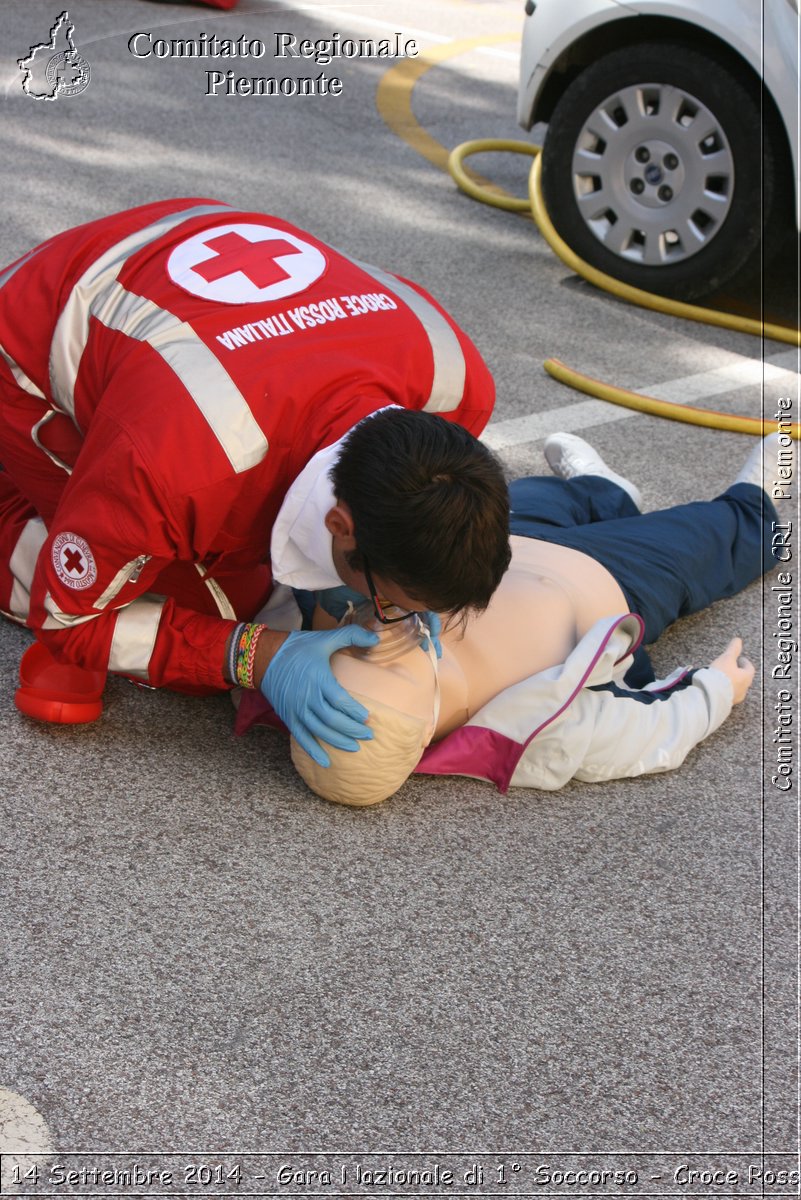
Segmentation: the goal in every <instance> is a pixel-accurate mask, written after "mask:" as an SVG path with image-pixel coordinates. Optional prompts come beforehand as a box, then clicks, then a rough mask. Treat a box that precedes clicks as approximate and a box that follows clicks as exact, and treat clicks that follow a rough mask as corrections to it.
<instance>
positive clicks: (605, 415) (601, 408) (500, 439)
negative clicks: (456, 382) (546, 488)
mask: <svg viewBox="0 0 801 1200" xmlns="http://www.w3.org/2000/svg"><path fill="white" fill-rule="evenodd" d="M636 416H637V413H635V412H633V411H632V410H631V409H630V408H621V407H620V405H619V404H607V402H606V401H605V400H582V401H581V402H580V403H579V404H566V405H564V406H561V407H559V408H551V409H548V411H547V412H539V413H530V414H529V415H528V416H525V417H512V418H511V419H510V420H508V421H493V422H492V424H491V425H488V426H487V428H486V429H485V430H484V432H483V433H482V435H481V438H480V440H481V441H482V442H483V443H484V445H485V446H489V448H490V450H496V451H497V450H507V449H509V447H510V446H519V445H522V444H523V443H524V442H536V441H539V439H540V438H546V437H550V435H551V434H552V433H576V432H577V431H578V430H580V429H588V428H589V427H590V426H591V425H608V424H609V423H610V422H612V421H625V419H626V418H627V417H636Z"/></svg>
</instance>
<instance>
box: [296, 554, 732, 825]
mask: <svg viewBox="0 0 801 1200" xmlns="http://www.w3.org/2000/svg"><path fill="white" fill-rule="evenodd" d="M511 544H512V563H511V566H510V568H509V570H508V571H507V573H506V575H505V576H504V578H503V580H502V582H501V585H500V587H499V588H498V590H497V591H496V593H495V595H494V596H493V599H492V601H491V603H490V605H489V607H488V608H487V610H486V611H485V612H483V613H481V614H479V615H476V616H471V617H470V618H469V619H468V620H467V622H466V623H462V622H460V621H457V622H455V623H452V624H451V625H450V626H446V628H445V630H444V632H443V635H442V657H441V659H440V660H439V661H437V659H436V656H435V655H434V653H433V650H431V651H429V652H428V653H424V652H421V641H423V640H424V638H423V637H422V636H421V629H420V625H419V622H417V621H416V620H414V619H410V620H408V621H405V622H402V623H399V624H395V625H381V624H380V623H379V622H378V621H376V620H375V618H374V617H373V611H372V606H371V605H370V604H369V603H368V604H365V605H362V606H360V607H359V608H358V609H356V610H353V611H351V612H350V613H349V614H347V615H346V617H345V618H344V620H346V621H347V620H349V621H354V620H355V621H358V622H360V623H362V624H364V625H366V626H367V627H369V628H370V629H372V630H374V631H375V632H376V633H378V635H379V637H380V639H381V640H380V642H379V644H378V645H377V646H375V647H373V648H369V649H368V650H357V649H354V650H346V651H342V652H340V653H338V654H336V655H335V656H334V658H333V659H332V667H333V670H334V673H335V675H336V677H337V679H338V680H339V682H340V683H341V684H342V685H343V687H345V688H346V689H347V690H348V691H349V692H350V693H351V695H353V696H354V697H355V698H356V699H357V700H358V701H360V703H362V704H364V705H365V707H366V708H367V709H368V710H369V712H370V719H369V725H370V726H371V728H372V730H373V735H374V736H373V739H372V740H371V741H365V742H362V743H361V746H360V748H359V750H358V752H356V753H349V752H345V751H338V750H334V749H331V748H329V747H327V750H328V751H329V754H330V758H331V766H330V767H329V768H321V767H319V766H317V764H315V763H314V762H313V761H312V760H311V759H310V758H309V756H308V755H306V754H305V753H304V752H303V751H302V750H301V749H300V747H299V746H298V745H297V744H296V743H294V742H293V744H292V760H293V762H294V764H295V767H296V769H297V770H298V772H299V773H300V775H301V776H302V778H303V779H304V780H305V782H306V783H307V784H308V786H309V787H310V788H311V789H312V790H313V791H314V792H316V793H317V794H318V795H319V796H322V797H324V798H325V799H328V800H334V801H338V802H340V803H344V804H350V805H370V804H376V803H378V802H380V801H382V800H384V799H386V798H388V797H389V796H391V795H392V794H393V793H394V792H395V791H397V789H398V788H399V787H400V786H401V784H402V783H403V782H404V781H405V780H406V778H407V777H408V776H409V775H410V774H411V773H412V772H413V771H414V770H415V769H416V768H417V769H420V770H421V771H423V772H426V773H445V774H467V775H474V776H477V777H479V778H485V779H491V780H492V781H493V782H495V783H496V784H497V785H498V786H499V787H500V788H501V789H502V790H506V787H508V786H514V785H522V786H533V787H543V788H549V789H551V788H556V787H560V786H561V785H562V784H563V783H564V782H566V780H567V779H568V778H571V777H578V778H584V779H600V778H612V777H616V776H619V775H622V774H640V773H643V772H645V771H650V770H666V769H669V768H671V767H673V766H678V765H679V763H680V762H681V761H682V760H683V758H684V757H685V756H686V754H687V752H688V751H689V749H690V748H691V747H692V746H693V745H695V743H696V742H697V741H700V740H701V738H702V737H705V736H707V735H708V734H709V733H711V732H713V730H714V729H715V728H717V727H718V725H719V724H720V723H721V722H722V721H723V720H724V719H725V717H726V716H727V715H728V712H729V710H730V708H731V697H730V693H731V688H730V685H729V681H728V680H727V678H726V677H725V675H723V674H722V673H721V672H720V671H716V670H714V669H712V668H707V669H705V670H703V671H699V672H695V673H694V674H693V676H692V678H691V679H690V678H689V677H688V672H687V671H681V672H676V673H674V676H672V677H671V678H670V679H669V680H666V681H664V680H663V681H658V682H657V683H656V684H652V685H650V687H649V689H645V690H646V692H649V693H650V698H651V699H654V698H655V697H656V694H657V693H660V692H661V693H665V692H667V693H671V692H672V695H671V699H672V701H673V704H672V705H666V704H659V703H657V704H648V705H645V704H633V705H631V704H628V705H625V704H624V705H621V703H620V683H621V680H622V676H623V675H624V674H625V672H626V670H627V668H628V666H630V665H631V661H632V660H631V652H632V651H633V650H634V649H635V648H636V646H637V644H638V643H639V640H640V637H641V632H642V623H641V621H640V619H639V618H638V617H636V616H634V615H632V614H629V613H628V612H627V609H628V606H627V604H626V601H625V598H624V595H623V593H622V591H621V589H620V587H619V585H618V584H617V582H616V581H615V580H614V578H613V577H612V576H611V575H610V574H609V572H608V571H607V570H606V569H605V568H604V567H602V566H601V565H600V564H599V563H596V562H594V561H593V560H592V559H590V558H588V556H587V555H584V554H581V553H579V552H577V551H575V550H572V549H569V548H566V547H562V546H557V545H552V544H548V543H544V542H541V541H535V540H533V539H530V538H524V537H513V538H512V539H511ZM621 614H623V615H621ZM317 619H318V620H325V618H324V617H323V616H321V615H320V614H319V610H318V618H317ZM422 632H423V633H424V631H422ZM715 677H717V678H715ZM613 681H615V682H613ZM688 683H692V684H694V685H695V686H690V687H687V686H682V685H686V684H688ZM607 684H609V685H610V686H611V688H612V690H610V691H604V687H605V685H607ZM595 688H600V689H601V690H600V691H595V690H592V689H595ZM673 689H675V691H674V690H673ZM640 694H641V693H639V692H638V691H636V690H632V691H630V692H628V691H624V697H625V698H626V699H627V698H629V697H631V699H634V698H636V697H638V696H639V695H640ZM610 702H614V703H610ZM677 706H679V711H678V713H677V711H676V709H677ZM669 707H672V708H673V716H672V718H671V719H669V720H666V719H667V718H668V713H667V711H660V710H666V709H667V708H669ZM677 716H678V720H677V719H676V718H677ZM642 721H644V726H643V727H642V728H641V729H640V733H639V736H638V734H637V732H636V729H633V728H632V722H633V723H634V725H635V726H636V724H637V722H642ZM667 725H670V730H668V729H667ZM623 726H625V733H626V737H625V739H623V738H622V733H623ZM535 735H536V736H535ZM624 740H625V742H626V744H627V746H628V747H629V749H628V750H627V751H626V752H625V753H624V754H623V756H622V757H621V753H620V750H619V745H620V744H621V743H622V742H623V741H624ZM595 743H597V744H595ZM426 747H429V749H428V750H426ZM649 747H650V750H649ZM649 753H651V757H650V759H649V757H648V756H649ZM424 755H425V757H424ZM632 756H633V757H632ZM421 758H423V759H424V761H423V762H422V763H421ZM418 764H419V767H418Z"/></svg>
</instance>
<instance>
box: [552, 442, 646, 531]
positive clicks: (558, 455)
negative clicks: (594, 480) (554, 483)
mask: <svg viewBox="0 0 801 1200" xmlns="http://www.w3.org/2000/svg"><path fill="white" fill-rule="evenodd" d="M544 454H545V458H546V459H547V462H548V466H549V467H550V468H551V470H552V471H553V473H554V475H558V476H559V478H560V479H575V478H576V476H577V475H600V476H601V477H602V478H603V479H608V480H610V481H611V482H612V483H616V484H617V486H618V487H619V488H622V489H623V491H624V492H627V493H628V495H629V496H631V498H632V500H633V501H634V503H635V504H636V505H637V508H638V509H639V510H640V512H642V496H641V495H640V489H639V488H637V487H635V486H634V484H633V483H631V482H630V481H629V480H628V479H624V478H623V476H622V475H618V474H616V473H615V472H614V471H612V470H610V469H609V467H607V465H606V463H605V462H604V460H603V459H602V458H601V456H600V454H599V453H598V451H597V450H593V448H592V446H591V445H590V444H589V442H585V441H584V439H583V438H580V437H576V435H575V434H574V433H553V434H551V436H550V437H549V438H547V439H546V442H545V447H544Z"/></svg>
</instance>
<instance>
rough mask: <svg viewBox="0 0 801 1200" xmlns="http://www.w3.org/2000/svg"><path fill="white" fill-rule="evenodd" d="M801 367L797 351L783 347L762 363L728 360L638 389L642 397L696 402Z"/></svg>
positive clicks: (754, 360)
mask: <svg viewBox="0 0 801 1200" xmlns="http://www.w3.org/2000/svg"><path fill="white" fill-rule="evenodd" d="M797 370H798V351H797V350H784V351H782V353H781V354H776V355H773V356H772V357H771V358H766V359H765V361H764V362H760V361H759V360H758V359H755V358H745V359H743V360H742V361H741V362H735V363H728V364H727V365H726V366H725V367H714V368H713V369H712V370H711V371H699V372H698V373H697V374H695V375H684V376H683V377H682V378H680V379H671V380H669V381H668V382H667V383H660V384H656V385H655V386H653V387H644V388H637V389H636V390H637V393H638V395H640V396H653V397H655V399H657V400H669V401H670V402H671V404H695V403H696V402H697V401H699V400H706V399H708V398H709V397H711V396H719V395H721V393H722V392H732V391H736V389H737V388H744V387H751V386H753V385H754V384H756V385H760V384H761V383H762V382H763V381H764V382H765V383H771V382H772V381H773V380H774V379H778V378H779V377H780V376H781V375H782V374H784V373H786V372H788V371H797Z"/></svg>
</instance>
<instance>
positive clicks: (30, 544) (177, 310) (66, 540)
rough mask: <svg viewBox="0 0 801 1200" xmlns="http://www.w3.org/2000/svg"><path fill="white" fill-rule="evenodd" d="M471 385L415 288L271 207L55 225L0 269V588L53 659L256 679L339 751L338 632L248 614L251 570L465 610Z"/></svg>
mask: <svg viewBox="0 0 801 1200" xmlns="http://www.w3.org/2000/svg"><path fill="white" fill-rule="evenodd" d="M493 400H494V389H493V384H492V379H491V376H490V374H489V372H488V370H487V368H486V366H485V364H484V363H483V361H482V360H481V358H480V356H479V355H478V352H477V351H476V349H475V347H474V346H473V345H472V343H471V342H470V340H469V339H468V338H467V337H466V336H465V334H464V333H463V332H462V331H461V330H460V329H459V328H458V327H457V326H456V325H455V324H454V323H453V322H452V321H451V319H450V318H449V317H448V316H447V314H445V313H444V312H443V310H442V309H441V308H440V307H439V306H438V305H437V304H436V303H435V302H434V301H433V300H432V299H431V298H430V297H429V296H428V295H427V294H426V293H425V292H423V291H422V290H421V289H419V288H417V287H415V286H414V285H412V284H410V283H408V282H405V281H403V280H401V279H399V278H397V277H396V276H393V275H389V274H388V273H385V272H383V271H380V270H377V269H376V268H373V267H369V266H365V265H364V264H361V263H358V262H356V261H354V260H351V259H349V258H347V257H346V256H345V255H343V254H341V253H338V252H336V251H334V250H332V249H331V248H330V247H329V246H327V245H325V244H324V243H322V242H320V241H319V240H318V239H316V238H314V237H313V236H312V235H310V234H308V233H304V232H303V231H301V230H298V229H296V228H295V227H293V226H292V225H290V224H288V223H287V222H286V221H282V220H280V219H279V218H277V217H268V216H264V215H262V214H258V213H249V212H241V211H238V210H237V209H234V208H231V207H229V206H227V205H225V204H222V203H220V202H217V201H213V200H202V199H201V200H199V199H187V200H170V201H164V202H161V203H157V204H150V205H146V206H143V207H141V208H138V209H133V210H131V211H128V212H123V213H119V214H116V215H114V216H110V217H107V218H103V219H101V220H98V221H94V222H91V223H90V224H87V225H83V226H80V227H79V228H77V229H72V230H69V231H67V232H65V233H62V234H59V235H57V236H56V237H54V238H52V239H50V241H48V242H46V243H44V245H42V246H40V247H38V248H37V249H35V250H33V251H31V253H30V254H28V255H26V256H24V257H23V258H21V259H19V260H18V261H17V262H16V263H14V264H13V265H12V266H11V267H9V268H8V269H7V270H6V271H5V272H2V273H0V464H2V468H3V470H2V472H0V609H2V610H3V612H4V613H5V614H6V615H8V616H10V617H11V618H12V619H14V620H16V621H19V622H21V623H25V624H27V625H28V626H29V627H30V628H32V629H34V630H35V631H36V634H37V637H38V638H39V640H40V641H43V642H44V643H45V644H46V645H47V646H48V648H49V649H50V651H51V652H52V653H53V654H54V655H55V656H56V657H58V658H59V659H61V660H62V661H69V662H74V663H76V664H78V665H80V666H83V667H87V668H92V669H102V670H109V671H113V672H116V673H119V674H122V675H126V676H129V677H131V678H134V679H139V680H141V681H143V682H145V683H147V684H149V685H151V686H155V687H170V688H174V689H176V690H179V691H187V692H195V693H204V692H208V691H213V690H216V689H224V688H227V687H230V686H231V685H232V684H235V683H240V684H243V685H244V686H250V687H256V686H261V688H262V690H263V691H264V694H265V695H266V696H267V698H268V700H270V702H271V703H272V704H273V706H274V707H275V709H276V711H277V712H278V713H279V715H280V716H281V717H282V718H283V719H284V720H285V722H286V723H287V724H288V725H289V727H290V729H291V730H292V732H293V733H295V735H296V736H297V735H298V730H300V732H301V736H302V737H304V736H305V737H306V738H307V740H308V739H309V738H312V739H313V738H314V737H315V736H317V737H322V736H324V735H325V736H326V738H327V740H329V741H332V744H337V743H336V742H335V741H334V740H333V738H332V737H330V736H329V735H330V734H331V733H332V732H333V733H337V732H338V733H339V735H340V736H341V738H343V739H344V741H345V743H347V746H346V748H352V749H353V748H357V743H356V742H355V741H352V739H353V738H354V737H356V738H358V737H360V736H369V731H367V730H366V729H365V727H364V725H363V724H362V722H363V720H364V715H365V714H364V710H363V709H361V706H359V705H355V702H353V701H352V700H350V699H349V698H348V697H347V694H346V693H344V692H342V691H341V689H339V687H338V685H336V684H335V682H334V680H333V676H332V675H331V673H330V669H329V668H328V658H329V657H330V654H331V653H333V651H334V649H336V648H338V647H339V646H340V645H341V643H337V645H333V646H331V647H329V645H328V643H325V644H323V643H322V642H321V641H315V640H314V639H321V638H323V637H330V635H322V634H316V633H314V634H313V633H292V634H290V636H289V638H287V636H286V634H285V633H278V632H276V631H274V630H272V629H270V628H265V627H261V626H259V627H256V626H253V625H251V624H249V623H248V619H249V618H251V617H252V616H253V614H254V613H255V612H257V611H258V610H259V609H260V608H261V606H262V605H263V604H264V602H265V600H266V599H267V597H268V596H269V595H270V593H271V589H272V582H273V578H274V577H275V578H277V579H280V580H281V581H282V582H283V583H284V584H286V585H289V586H292V587H296V588H305V589H309V590H314V589H321V588H328V587H336V586H339V585H342V584H345V585H348V586H349V587H351V588H353V589H355V590H357V591H358V592H360V593H361V594H363V595H370V594H373V595H376V596H377V600H378V603H379V606H380V602H381V601H380V596H383V597H385V598H386V601H387V602H390V603H393V604H394V605H395V606H396V607H397V609H400V610H411V609H416V610H420V609H431V610H439V611H449V612H455V611H459V610H462V609H469V608H470V607H473V608H476V609H479V608H481V607H482V606H484V605H486V603H487V602H488V600H489V597H490V595H491V594H492V591H493V590H494V588H495V587H496V586H497V583H498V582H499V580H500V578H501V576H502V574H503V572H504V570H505V569H506V566H507V564H508V554H509V551H508V500H507V495H506V490H505V486H504V483H503V478H502V473H501V471H500V469H499V467H498V465H497V463H496V462H495V460H494V459H493V458H492V456H491V455H490V454H489V452H488V451H487V450H485V448H484V447H482V446H481V445H480V443H478V442H477V441H476V440H475V437H476V436H477V435H478V434H479V433H480V432H481V430H482V429H483V427H484V425H485V424H486V422H487V419H488V417H489V414H490V412H491V410H492V405H493ZM379 410H386V411H383V412H379ZM407 410H408V411H407ZM376 413H378V415H377V416H373V415H372V414H376ZM368 417H369V418H370V420H367V418H368ZM443 418H445V419H444V420H443ZM350 430H353V431H354V432H353V437H352V438H349V439H346V441H345V443H344V445H340V442H341V440H342V439H343V437H344V436H345V435H346V434H347V433H348V432H349V431H350ZM465 430H467V431H469V432H465ZM471 435H475V436H471ZM333 467H336V470H337V471H338V477H337V490H336V492H335V491H334V486H333V484H332V483H331V480H330V476H329V471H330V470H331V469H332V468H333ZM274 526H275V527H276V528H275V530H274ZM271 534H272V552H271ZM276 562H277V563H278V564H279V567H280V570H276ZM271 567H272V571H271ZM345 632H346V631H340V634H342V633H345ZM432 632H434V633H436V621H434V626H433V629H432ZM348 636H350V635H348ZM312 660H314V662H313V661H312ZM317 750H318V751H319V747H317ZM322 757H323V758H324V757H325V756H324V755H322Z"/></svg>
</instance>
